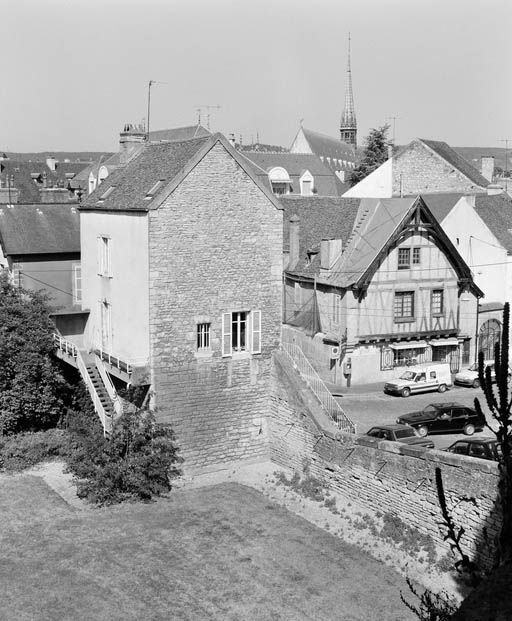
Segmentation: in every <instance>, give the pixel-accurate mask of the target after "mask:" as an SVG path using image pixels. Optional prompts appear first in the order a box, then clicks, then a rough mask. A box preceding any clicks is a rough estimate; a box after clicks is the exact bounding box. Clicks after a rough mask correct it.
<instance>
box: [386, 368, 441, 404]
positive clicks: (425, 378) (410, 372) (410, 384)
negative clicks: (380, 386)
mask: <svg viewBox="0 0 512 621" xmlns="http://www.w3.org/2000/svg"><path fill="white" fill-rule="evenodd" d="M451 385H452V375H451V373H450V365H449V364H448V363H447V362H428V363H425V364H419V365H415V366H414V367H409V368H408V369H407V371H404V373H402V375H401V376H400V377H399V378H397V379H395V380H390V381H389V382H386V383H385V384H384V392H385V393H391V394H397V395H401V396H402V397H408V396H409V395H411V394H412V393H417V392H427V391H429V390H437V391H439V392H444V391H445V390H446V389H447V388H448V387H449V386H451Z"/></svg>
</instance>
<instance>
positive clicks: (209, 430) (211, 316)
mask: <svg viewBox="0 0 512 621" xmlns="http://www.w3.org/2000/svg"><path fill="white" fill-rule="evenodd" d="M282 228H283V225H282V211H281V210H280V209H278V208H277V207H276V206H275V205H274V203H273V202H272V201H271V200H270V199H269V198H268V197H267V196H266V195H265V194H264V192H263V191H262V190H261V189H260V188H259V187H258V186H257V185H256V184H255V182H254V181H253V180H252V179H251V178H250V177H249V176H248V175H247V173H246V172H245V171H244V170H243V169H242V168H241V167H240V165H239V164H238V163H237V162H236V160H234V159H233V157H232V156H231V155H230V154H229V153H228V151H227V150H226V149H225V148H224V146H223V145H222V144H220V143H217V144H216V145H215V146H214V147H213V148H212V149H211V150H210V151H209V152H208V153H207V154H206V156H205V157H204V158H203V159H202V160H201V161H200V162H199V163H198V164H197V165H196V166H195V168H194V169H193V170H192V171H191V172H190V173H189V175H188V176H187V177H186V178H185V179H184V181H183V182H182V183H181V184H180V185H179V186H178V187H177V188H176V190H175V191H174V192H173V193H172V194H171V195H170V196H169V197H168V198H167V199H166V200H165V201H164V203H163V204H162V205H161V206H160V207H159V208H158V209H157V210H154V211H152V212H150V222H149V240H150V242H149V243H150V250H149V264H150V265H149V273H150V276H149V299H150V304H149V306H150V348H151V360H152V374H153V376H152V385H153V389H154V391H155V405H156V407H157V417H158V418H159V419H160V420H161V421H163V422H168V423H170V424H171V425H172V427H173V428H174V430H175V431H176V435H177V441H178V444H179V446H180V448H181V454H182V456H183V457H184V459H185V466H184V467H185V469H188V470H189V471H190V470H191V469H195V468H197V467H202V468H207V467H208V466H218V465H219V464H222V463H224V462H230V461H234V460H253V459H268V455H269V453H268V450H269V449H268V446H269V443H268V434H267V417H268V412H269V411H270V392H271V391H270V364H271V357H272V353H273V351H274V350H275V349H276V348H277V347H278V345H279V339H280V326H281V314H282V288H281V279H282ZM256 310H259V311H261V327H262V333H261V344H262V345H261V353H251V352H250V351H241V352H233V354H232V355H231V356H223V355H222V318H223V313H232V312H235V311H246V312H248V313H249V314H252V315H253V316H254V311H256ZM203 323H206V324H210V344H211V347H210V350H209V351H198V348H197V325H198V324H203Z"/></svg>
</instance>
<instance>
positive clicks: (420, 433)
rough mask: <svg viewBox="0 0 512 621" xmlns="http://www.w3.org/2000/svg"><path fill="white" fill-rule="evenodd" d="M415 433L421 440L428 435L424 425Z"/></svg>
mask: <svg viewBox="0 0 512 621" xmlns="http://www.w3.org/2000/svg"><path fill="white" fill-rule="evenodd" d="M417 431H418V434H419V435H420V436H421V437H422V438H424V437H425V436H426V435H427V434H428V429H427V428H426V427H425V425H421V427H418V429H417Z"/></svg>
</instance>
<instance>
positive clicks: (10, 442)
mask: <svg viewBox="0 0 512 621" xmlns="http://www.w3.org/2000/svg"><path fill="white" fill-rule="evenodd" d="M65 454H66V437H65V432H64V431H62V430H61V429H49V430H48V431H36V432H34V433H30V432H25V433H19V434H17V435H14V436H0V467H2V468H4V469H5V470H8V471H19V470H23V469H25V468H30V467H31V466H35V465H36V464H38V463H40V462H42V461H50V460H53V459H57V458H62V457H63V456H64V455H65Z"/></svg>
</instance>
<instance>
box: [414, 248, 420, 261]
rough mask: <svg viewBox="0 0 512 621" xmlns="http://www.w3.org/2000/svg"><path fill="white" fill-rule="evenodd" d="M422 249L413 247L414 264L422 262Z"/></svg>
mask: <svg viewBox="0 0 512 621" xmlns="http://www.w3.org/2000/svg"><path fill="white" fill-rule="evenodd" d="M420 250H421V248H413V249H412V264H413V265H419V264H420V263H421V260H420V259H421V254H420Z"/></svg>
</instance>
